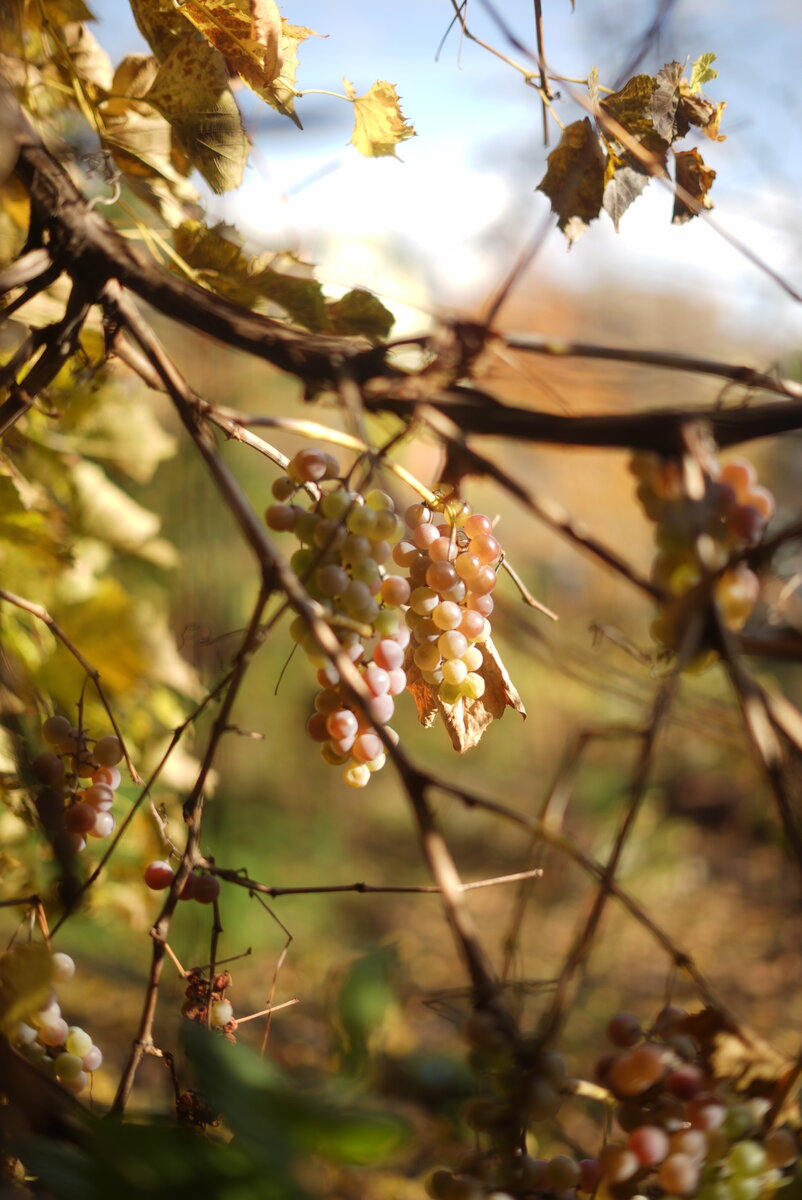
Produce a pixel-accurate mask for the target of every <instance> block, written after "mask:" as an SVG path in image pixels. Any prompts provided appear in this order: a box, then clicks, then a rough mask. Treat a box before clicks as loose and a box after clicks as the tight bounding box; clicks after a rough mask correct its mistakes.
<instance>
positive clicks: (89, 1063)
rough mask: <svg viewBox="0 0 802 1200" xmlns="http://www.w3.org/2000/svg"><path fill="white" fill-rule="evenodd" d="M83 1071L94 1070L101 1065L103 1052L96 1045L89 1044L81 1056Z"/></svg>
mask: <svg viewBox="0 0 802 1200" xmlns="http://www.w3.org/2000/svg"><path fill="white" fill-rule="evenodd" d="M83 1064H84V1070H85V1071H96V1070H97V1069H98V1067H100V1066H102V1065H103V1054H102V1052H101V1050H100V1049H99V1048H98V1047H97V1046H91V1047H90V1048H89V1050H87V1052H86V1054H85V1055H84V1056H83Z"/></svg>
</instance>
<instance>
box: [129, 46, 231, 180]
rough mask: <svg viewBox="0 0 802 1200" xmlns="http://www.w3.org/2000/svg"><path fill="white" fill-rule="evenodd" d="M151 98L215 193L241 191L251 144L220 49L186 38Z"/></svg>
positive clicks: (164, 65) (161, 74)
mask: <svg viewBox="0 0 802 1200" xmlns="http://www.w3.org/2000/svg"><path fill="white" fill-rule="evenodd" d="M146 98H147V100H148V101H149V102H150V103H151V104H152V105H153V106H154V107H155V108H157V109H158V111H159V112H160V113H161V114H162V116H164V117H165V118H166V119H167V120H168V121H169V122H170V125H171V126H172V129H173V132H174V134H175V135H176V136H177V138H178V141H179V143H180V145H181V147H182V149H183V150H184V152H185V154H186V155H187V157H188V158H189V160H190V161H191V163H192V165H193V166H195V167H197V169H198V170H199V171H200V173H201V175H202V176H203V178H204V179H205V180H206V182H207V183H208V184H209V186H210V187H211V189H212V191H214V192H218V193H219V192H226V191H229V190H230V189H231V188H235V187H238V186H239V184H240V183H241V182H242V176H243V172H244V170H245V162H246V160H247V157H248V145H249V143H248V138H247V137H246V134H245V130H244V129H243V127H242V117H241V116H240V111H239V109H238V108H237V104H236V101H235V99H234V96H233V94H232V92H231V89H230V87H229V86H228V71H227V70H226V64H225V60H224V59H223V57H222V56H221V55H220V54H218V52H217V51H216V50H214V49H213V48H212V47H211V46H210V45H209V44H208V43H207V42H205V41H203V39H202V38H201V37H199V36H198V34H196V33H194V32H192V33H190V34H188V35H187V36H186V37H184V38H182V40H181V41H180V42H179V43H178V44H177V45H176V46H174V47H173V49H172V50H171V51H170V53H169V55H168V56H167V58H166V59H165V60H164V62H163V63H162V64H161V66H160V67H159V70H158V74H157V75H156V78H155V80H154V81H153V85H152V86H151V88H150V89H149V91H148V92H147V96H146Z"/></svg>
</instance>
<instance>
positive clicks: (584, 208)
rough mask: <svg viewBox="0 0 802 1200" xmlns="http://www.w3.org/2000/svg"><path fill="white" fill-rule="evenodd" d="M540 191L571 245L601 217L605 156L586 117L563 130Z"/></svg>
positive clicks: (539, 188) (551, 155) (550, 156)
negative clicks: (546, 197)
mask: <svg viewBox="0 0 802 1200" xmlns="http://www.w3.org/2000/svg"><path fill="white" fill-rule="evenodd" d="M537 190H538V191H540V192H545V194H546V195H547V196H548V198H549V200H550V201H551V208H552V212H555V213H556V214H557V218H558V220H557V225H558V227H559V228H560V229H562V231H563V233H564V234H565V236H566V237H567V238H568V241H569V243H572V242H575V241H576V240H577V238H579V237H581V235H582V234H583V233H584V232H585V230H586V229H587V227H588V224H589V223H590V222H591V221H592V220H593V219H594V217H598V215H599V212H600V210H601V206H602V197H603V194H604V155H603V154H602V150H601V147H600V145H599V139H598V137H597V136H596V133H595V130H594V128H593V126H592V124H591V122H590V120H589V119H588V118H587V117H585V119H584V120H583V121H574V123H573V124H572V125H568V126H567V127H566V128H565V129H564V130H563V133H562V137H561V138H560V144H559V145H558V146H557V147H556V148H555V149H554V150H552V152H551V154H550V155H549V157H548V167H547V170H546V174H545V175H544V176H543V178H542V179H541V181H540V183H539V184H538V185H537Z"/></svg>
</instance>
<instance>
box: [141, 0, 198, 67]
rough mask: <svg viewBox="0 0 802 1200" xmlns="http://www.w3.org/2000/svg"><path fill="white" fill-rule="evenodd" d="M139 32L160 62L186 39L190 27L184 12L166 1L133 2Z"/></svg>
mask: <svg viewBox="0 0 802 1200" xmlns="http://www.w3.org/2000/svg"><path fill="white" fill-rule="evenodd" d="M131 11H132V12H133V14H134V20H135V21H136V23H137V25H138V26H139V31H140V33H141V34H142V36H143V37H144V39H145V41H146V42H147V43H148V45H149V46H150V48H151V50H152V51H153V53H154V54H155V55H156V58H157V59H158V60H159V62H164V60H165V59H166V58H167V57H168V55H169V54H170V51H171V50H173V49H174V47H175V46H177V44H178V43H179V42H180V41H181V40H182V38H184V37H186V35H187V30H188V28H189V27H188V25H187V22H186V20H185V18H184V16H183V13H182V10H181V8H180V7H178V6H177V5H174V4H171V3H169V0H168V2H165V0H131Z"/></svg>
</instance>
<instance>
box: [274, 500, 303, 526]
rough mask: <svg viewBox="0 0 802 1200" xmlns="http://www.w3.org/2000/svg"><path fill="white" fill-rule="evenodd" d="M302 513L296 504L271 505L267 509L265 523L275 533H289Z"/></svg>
mask: <svg viewBox="0 0 802 1200" xmlns="http://www.w3.org/2000/svg"><path fill="white" fill-rule="evenodd" d="M302 511H303V510H302V509H301V508H299V507H298V506H297V505H295V504H271V505H270V506H269V507H268V508H267V509H265V522H266V524H267V527H268V529H272V530H273V531H274V532H275V533H289V532H290V530H292V529H294V528H295V525H296V522H297V521H298V517H299V516H300V514H301V512H302Z"/></svg>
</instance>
